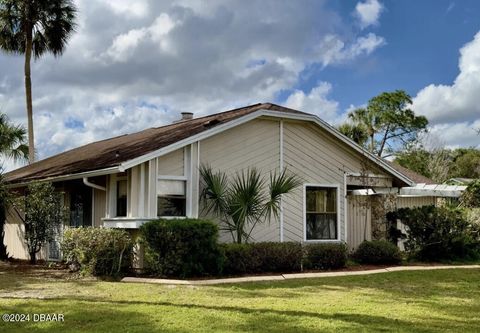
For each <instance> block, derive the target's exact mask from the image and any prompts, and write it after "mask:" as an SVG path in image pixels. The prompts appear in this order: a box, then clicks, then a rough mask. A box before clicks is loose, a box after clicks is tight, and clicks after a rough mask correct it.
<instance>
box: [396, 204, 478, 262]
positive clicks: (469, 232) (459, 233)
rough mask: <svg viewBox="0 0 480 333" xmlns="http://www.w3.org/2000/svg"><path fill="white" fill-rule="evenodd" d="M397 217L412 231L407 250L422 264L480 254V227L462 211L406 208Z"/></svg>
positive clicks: (454, 209)
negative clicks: (424, 261) (422, 261)
mask: <svg viewBox="0 0 480 333" xmlns="http://www.w3.org/2000/svg"><path fill="white" fill-rule="evenodd" d="M396 215H397V218H399V219H400V220H401V221H402V222H403V223H404V224H405V225H406V226H407V228H408V234H407V235H406V242H405V248H406V250H407V251H408V252H409V253H410V255H411V256H413V257H415V258H417V259H419V260H426V261H439V260H440V261H441V260H456V259H460V260H465V259H475V258H478V256H479V254H480V225H479V224H477V223H472V222H471V221H468V220H467V219H466V218H465V212H464V211H463V210H461V209H458V208H446V207H434V206H424V207H418V208H402V209H399V210H398V211H397V213H396Z"/></svg>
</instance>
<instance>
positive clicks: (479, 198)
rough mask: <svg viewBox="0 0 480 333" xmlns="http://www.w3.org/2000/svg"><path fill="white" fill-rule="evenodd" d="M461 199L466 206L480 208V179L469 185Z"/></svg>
mask: <svg viewBox="0 0 480 333" xmlns="http://www.w3.org/2000/svg"><path fill="white" fill-rule="evenodd" d="M460 200H461V202H462V205H463V206H464V207H468V208H480V179H478V180H476V181H474V182H472V183H470V184H469V185H468V186H467V189H466V190H465V191H464V192H463V193H462V197H461V199H460Z"/></svg>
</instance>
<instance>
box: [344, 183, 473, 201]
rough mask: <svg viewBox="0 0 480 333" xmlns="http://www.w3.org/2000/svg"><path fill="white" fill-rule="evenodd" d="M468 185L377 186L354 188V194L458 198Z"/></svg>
mask: <svg viewBox="0 0 480 333" xmlns="http://www.w3.org/2000/svg"><path fill="white" fill-rule="evenodd" d="M466 188H467V186H463V185H445V184H416V185H415V186H411V187H401V188H376V189H362V190H353V191H352V192H351V193H352V194H354V195H376V194H388V193H396V194H398V195H399V196H404V197H407V196H408V197H443V198H458V197H460V196H461V195H462V192H463V191H465V189H466Z"/></svg>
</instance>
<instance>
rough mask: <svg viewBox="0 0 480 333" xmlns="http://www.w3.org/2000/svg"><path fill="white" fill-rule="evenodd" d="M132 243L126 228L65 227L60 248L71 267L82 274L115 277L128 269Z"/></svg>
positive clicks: (130, 261)
mask: <svg viewBox="0 0 480 333" xmlns="http://www.w3.org/2000/svg"><path fill="white" fill-rule="evenodd" d="M132 249H133V243H132V240H131V238H130V235H129V234H128V232H126V231H125V230H120V229H107V228H93V227H86V228H68V229H67V230H65V232H64V234H63V240H62V251H63V257H64V260H65V261H66V263H67V264H68V265H69V266H70V267H71V269H72V270H80V271H81V272H82V273H84V274H92V275H99V276H106V275H110V276H114V275H118V274H121V273H126V272H128V271H129V270H130V268H131V263H132V256H133V253H132Z"/></svg>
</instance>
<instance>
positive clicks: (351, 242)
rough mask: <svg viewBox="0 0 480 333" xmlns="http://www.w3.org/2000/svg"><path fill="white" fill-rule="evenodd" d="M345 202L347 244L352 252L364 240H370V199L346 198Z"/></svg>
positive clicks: (362, 197) (364, 197)
mask: <svg viewBox="0 0 480 333" xmlns="http://www.w3.org/2000/svg"><path fill="white" fill-rule="evenodd" d="M347 202H348V213H347V216H348V223H347V228H348V238H347V244H348V248H349V250H351V251H352V250H354V249H355V248H357V247H358V245H360V244H361V243H362V242H363V241H364V240H368V241H369V240H372V218H371V203H370V197H368V196H360V195H349V196H347ZM365 229H366V230H365Z"/></svg>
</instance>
